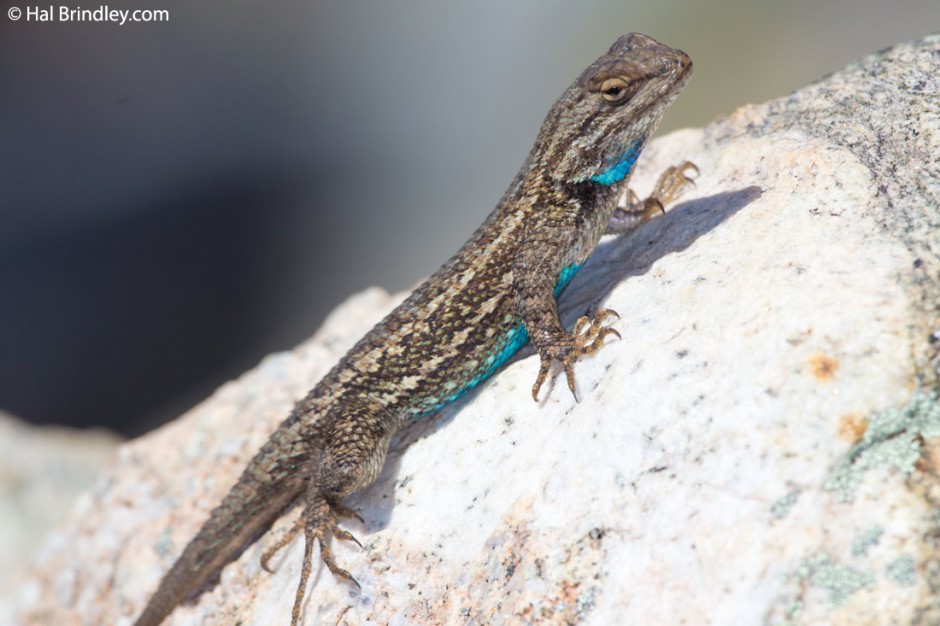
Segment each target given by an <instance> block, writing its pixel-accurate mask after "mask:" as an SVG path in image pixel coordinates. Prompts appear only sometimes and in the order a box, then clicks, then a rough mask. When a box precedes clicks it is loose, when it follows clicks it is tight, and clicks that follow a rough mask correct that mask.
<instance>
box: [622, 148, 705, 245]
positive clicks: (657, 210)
mask: <svg viewBox="0 0 940 626" xmlns="http://www.w3.org/2000/svg"><path fill="white" fill-rule="evenodd" d="M693 173H694V174H698V168H697V167H696V166H695V164H694V163H692V162H691V161H684V162H682V163H680V164H679V165H674V166H672V167H669V168H666V170H665V171H664V172H663V173H662V174H661V175H660V176H659V180H658V181H656V186H655V187H653V193H651V194H650V195H649V197H648V198H644V199H643V200H640V198H639V197H637V195H636V193H634V191H633V190H632V189H628V190H627V195H626V205H625V206H618V207H617V209H616V210H615V211H614V214H613V216H611V218H610V223H609V224H608V225H607V230H606V234H608V235H610V234H615V233H626V232H629V231H631V230H633V229H634V228H637V227H638V226H640V225H641V224H645V223H646V222H648V221H650V220H651V219H653V218H654V217H656V216H657V215H662V214H664V213H665V212H666V206H667V205H669V204H672V203H673V202H675V201H676V200H677V199H679V197H681V196H682V194H684V193H685V191H686V190H687V189H688V188H689V187H694V186H695V181H694V180H693V179H692V177H691V176H689V175H690V174H693Z"/></svg>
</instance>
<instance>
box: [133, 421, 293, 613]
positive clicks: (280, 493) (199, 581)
mask: <svg viewBox="0 0 940 626" xmlns="http://www.w3.org/2000/svg"><path fill="white" fill-rule="evenodd" d="M292 453H294V454H292ZM305 457H306V455H305V453H304V450H303V446H302V445H301V443H300V442H299V441H298V440H297V439H295V437H294V436H293V432H292V429H285V428H281V429H278V431H277V432H275V434H274V435H273V436H272V437H271V439H270V440H269V441H268V443H266V444H265V445H264V447H262V448H261V450H260V451H259V452H258V454H257V455H256V456H255V458H254V459H252V461H251V463H249V464H248V467H246V468H245V471H244V472H243V473H242V475H241V478H239V479H238V482H237V483H236V484H235V486H234V487H232V490H231V491H230V492H229V493H228V495H227V496H225V499H224V500H222V503H221V504H219V506H217V507H216V508H215V510H213V511H212V514H211V515H210V517H209V519H208V521H206V523H205V524H203V526H202V528H201V529H200V530H199V532H198V533H197V534H196V536H195V537H194V538H193V539H192V541H190V542H189V544H188V545H187V546H186V548H185V549H184V550H183V554H182V555H180V557H179V558H178V559H177V560H176V563H174V564H173V567H172V568H171V569H170V571H169V572H168V573H167V574H166V576H164V577H163V580H162V581H161V582H160V586H159V588H158V589H157V591H156V593H154V594H153V597H151V599H150V602H149V603H148V604H147V607H146V608H145V609H144V611H143V613H141V615H140V617H139V618H137V621H136V622H135V626H158V625H159V624H160V623H161V622H162V621H163V620H164V619H165V618H166V617H167V616H168V615H169V614H170V613H171V612H172V611H173V609H174V608H175V607H176V606H177V605H178V604H180V603H181V602H183V601H184V600H185V599H187V598H188V597H189V596H191V595H193V594H194V593H196V592H198V591H201V590H202V589H203V588H204V587H205V586H206V584H207V583H209V582H210V581H211V580H212V579H213V578H215V577H216V576H217V575H218V573H219V572H220V571H221V570H222V567H223V566H225V565H226V564H227V563H229V562H231V561H233V560H234V559H235V558H236V557H238V555H239V554H241V552H242V551H243V550H244V549H245V548H246V547H248V545H249V544H250V543H251V542H252V540H253V539H255V538H256V537H257V536H258V535H259V534H260V533H262V532H264V531H265V530H267V528H268V527H270V525H271V524H272V523H273V522H274V521H275V520H276V519H277V518H278V517H279V516H280V515H281V514H282V513H283V511H284V509H285V508H286V507H288V506H289V505H290V504H291V503H292V502H293V501H294V500H295V499H296V498H297V497H298V496H299V495H300V494H301V493H302V491H303V488H304V481H303V478H302V469H301V467H302V465H303V460H304V458H305Z"/></svg>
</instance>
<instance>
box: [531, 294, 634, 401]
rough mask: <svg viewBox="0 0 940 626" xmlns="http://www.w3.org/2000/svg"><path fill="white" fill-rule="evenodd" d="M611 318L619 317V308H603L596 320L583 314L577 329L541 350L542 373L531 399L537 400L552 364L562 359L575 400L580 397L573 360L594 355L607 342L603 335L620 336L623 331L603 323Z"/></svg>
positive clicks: (596, 315) (597, 314)
mask: <svg viewBox="0 0 940 626" xmlns="http://www.w3.org/2000/svg"><path fill="white" fill-rule="evenodd" d="M611 317H615V318H618V319H619V318H620V316H619V315H617V312H616V311H613V310H611V309H600V310H598V311H597V312H596V313H595V314H594V319H591V318H589V317H588V316H587V315H584V316H582V317H580V318H579V319H578V321H577V322H575V325H574V330H573V331H572V332H571V334H570V335H565V336H564V339H562V340H560V341H559V342H558V343H556V344H552V345H549V346H547V347H546V348H544V349H540V350H539V358H540V360H541V363H540V365H539V374H538V376H537V377H536V378H535V384H534V385H532V399H533V400H535V401H536V402H538V399H539V389H541V387H542V383H544V382H545V379H546V378H547V377H548V372H549V370H550V369H551V367H552V363H554V362H555V361H560V362H561V366H562V368H563V369H564V371H565V378H566V379H567V381H568V389H570V390H571V395H573V396H574V399H575V400H577V399H578V395H577V393H575V387H574V363H575V361H577V360H578V359H579V358H581V357H583V356H588V355H591V354H594V353H595V352H597V351H598V350H600V349H601V346H603V345H604V338H606V337H608V336H609V335H614V336H616V337H617V338H618V339H619V338H620V333H618V332H617V331H616V330H615V329H613V328H611V327H610V326H605V325H604V322H605V321H606V320H607V319H608V318H611Z"/></svg>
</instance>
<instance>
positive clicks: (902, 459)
mask: <svg viewBox="0 0 940 626" xmlns="http://www.w3.org/2000/svg"><path fill="white" fill-rule="evenodd" d="M934 437H940V403H938V401H937V397H936V396H935V395H933V394H916V395H914V396H913V397H912V398H911V400H910V402H908V403H907V404H906V405H905V406H903V407H901V408H892V409H885V410H884V411H879V412H878V413H875V414H874V415H873V416H872V417H871V419H870V420H869V423H868V429H867V430H866V431H865V435H864V436H863V437H862V440H861V441H859V442H858V443H857V444H855V445H854V446H852V449H851V450H849V452H848V454H846V455H845V456H844V457H843V458H842V459H841V460H840V461H839V462H838V463H837V464H836V466H835V468H834V469H833V471H832V475H831V476H830V478H829V480H828V481H827V482H826V485H825V487H826V489H828V490H830V491H835V492H836V493H838V494H839V499H840V500H841V501H843V502H849V501H851V499H852V497H853V495H854V494H855V490H856V489H857V488H858V485H859V484H860V483H861V481H862V476H863V474H864V473H865V472H866V471H868V470H870V469H873V468H876V467H884V466H891V467H895V468H897V469H899V470H901V471H902V472H905V473H907V474H910V473H911V472H913V471H914V464H915V463H916V462H917V460H918V459H920V457H921V455H922V452H923V451H922V449H921V444H922V441H923V440H925V439H932V438H934Z"/></svg>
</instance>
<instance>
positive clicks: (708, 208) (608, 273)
mask: <svg viewBox="0 0 940 626" xmlns="http://www.w3.org/2000/svg"><path fill="white" fill-rule="evenodd" d="M761 193H762V190H761V189H760V188H759V187H756V186H750V187H745V188H743V189H739V190H737V191H729V192H724V193H719V194H715V195H712V196H708V197H705V198H698V199H695V200H690V201H688V202H684V203H682V204H679V205H677V206H676V207H675V208H674V209H672V210H670V211H669V212H667V213H666V214H665V215H663V216H661V217H658V218H656V219H654V220H652V221H651V222H650V223H648V224H644V225H643V226H642V227H640V228H638V229H636V230H635V231H633V232H631V233H629V234H627V235H624V236H622V237H614V238H610V239H607V240H605V241H602V242H601V244H600V245H599V246H598V247H597V249H596V250H595V251H594V254H592V255H591V258H590V259H589V260H588V262H587V263H586V264H585V265H584V268H583V269H582V270H581V271H580V272H579V273H578V275H577V276H576V277H575V278H574V280H572V282H571V284H570V285H569V286H568V288H567V290H566V291H565V293H564V295H563V296H562V297H561V299H560V300H559V313H560V315H561V318H562V323H563V324H564V326H565V328H569V329H570V328H571V326H572V324H573V323H574V320H575V319H577V318H578V317H579V316H581V315H583V314H585V312H587V311H590V310H593V309H595V308H596V305H597V303H598V302H599V301H600V300H602V299H603V298H605V297H606V296H607V295H608V294H609V293H610V292H611V290H612V289H613V288H614V287H615V286H616V285H617V284H619V283H620V282H621V281H623V280H625V279H627V278H629V277H631V276H640V275H642V274H645V273H646V272H647V271H648V270H649V269H650V267H651V266H652V265H653V263H655V262H656V261H657V260H658V259H659V258H661V257H663V256H665V255H667V254H670V253H673V252H678V251H681V250H684V249H686V248H688V247H689V246H691V245H692V243H694V242H695V240H697V239H698V238H699V237H701V236H702V235H704V234H706V233H708V232H709V231H711V230H712V229H714V228H715V227H717V226H718V225H719V224H721V223H722V222H723V221H725V220H726V219H728V218H730V217H731V216H732V215H734V214H735V213H737V212H738V211H740V210H741V209H743V208H744V207H746V206H747V205H748V204H750V203H751V202H753V201H754V200H756V199H757V198H759V197H760V196H761ZM534 352H535V351H534V349H533V348H532V346H531V345H527V346H526V347H524V348H523V349H522V350H520V351H519V353H518V354H517V355H516V356H515V357H514V358H513V359H511V360H510V361H509V363H513V362H515V361H517V360H519V359H524V358H526V357H528V356H531V355H533V354H534ZM481 387H482V385H481ZM476 393H479V389H477V390H474V391H473V392H471V393H470V394H468V396H467V397H465V398H463V399H461V400H459V401H458V402H456V403H454V404H453V405H451V406H449V407H446V408H445V409H443V410H441V411H440V412H439V413H438V414H437V415H435V416H433V417H432V418H429V419H424V420H416V421H415V422H414V423H412V424H409V425H408V426H407V427H405V428H403V429H402V430H401V431H400V432H399V433H398V434H397V435H396V436H395V437H394V438H393V439H392V443H391V445H390V447H389V454H388V459H387V461H386V463H385V466H384V467H383V468H382V472H381V474H380V475H379V477H378V478H377V479H376V481H375V482H374V483H373V484H372V485H371V486H369V487H367V488H366V489H364V490H362V491H361V492H358V493H355V494H353V495H351V496H349V498H347V499H346V503H347V504H348V505H349V506H351V507H352V508H353V509H355V510H358V511H359V512H360V513H361V515H362V517H363V519H364V520H366V529H365V530H366V533H367V534H371V533H374V532H377V531H379V530H382V529H383V528H385V527H386V526H388V522H389V520H390V519H391V513H392V508H393V506H394V502H395V489H396V488H400V487H402V486H404V485H405V484H407V482H408V481H409V477H408V476H405V477H402V478H399V470H400V468H401V457H402V454H403V453H404V451H405V450H406V449H407V448H408V447H409V446H410V445H411V444H413V443H415V442H416V441H419V440H421V439H423V438H425V437H428V436H430V435H433V434H435V433H436V432H437V431H439V430H441V429H443V428H444V427H446V426H447V425H449V424H450V423H451V422H452V421H453V420H454V419H455V418H456V416H457V415H458V413H459V412H460V410H461V408H462V407H463V405H464V403H465V402H467V401H468V399H470V398H472V397H473V396H474V395H475V394H476Z"/></svg>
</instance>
